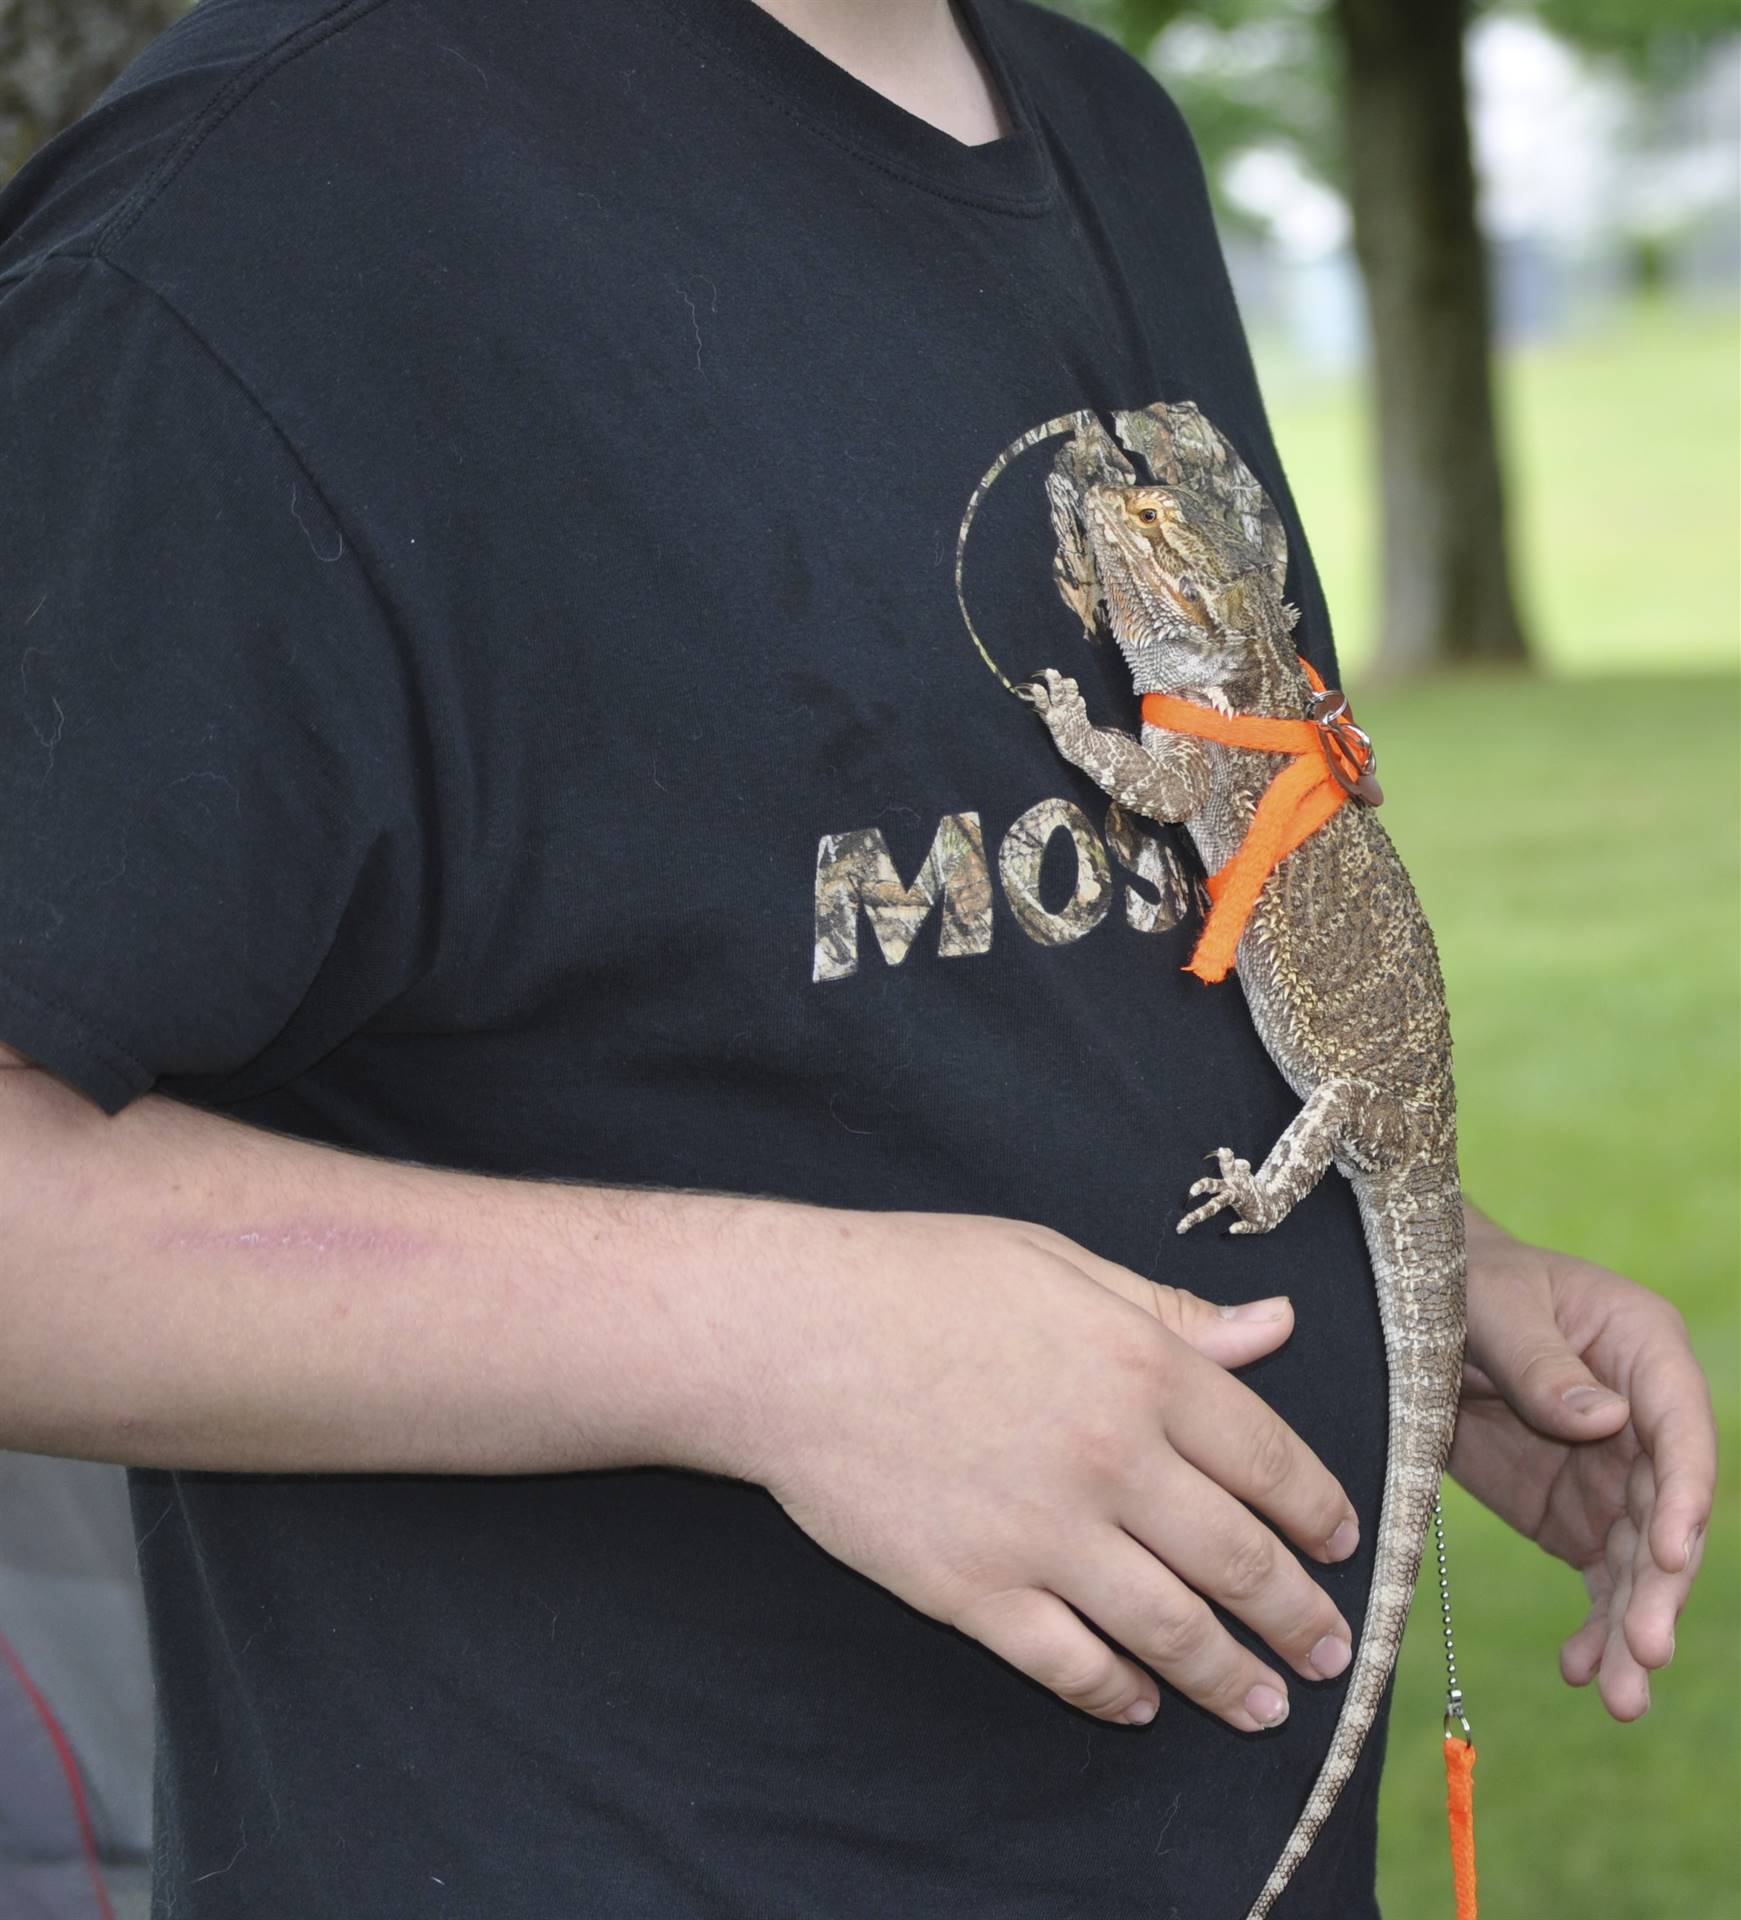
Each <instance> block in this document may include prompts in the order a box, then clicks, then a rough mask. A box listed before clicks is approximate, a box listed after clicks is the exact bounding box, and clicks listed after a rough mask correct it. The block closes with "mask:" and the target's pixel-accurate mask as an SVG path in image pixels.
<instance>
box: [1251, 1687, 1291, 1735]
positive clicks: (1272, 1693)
mask: <svg viewBox="0 0 1741 1920" xmlns="http://www.w3.org/2000/svg"><path fill="white" fill-rule="evenodd" d="M1245 1710H1246V1712H1247V1713H1249V1714H1250V1715H1251V1717H1252V1719H1254V1720H1255V1721H1256V1722H1257V1723H1258V1725H1259V1726H1260V1727H1279V1726H1280V1725H1281V1723H1282V1722H1283V1721H1284V1720H1285V1719H1286V1718H1287V1717H1288V1696H1287V1695H1286V1694H1285V1693H1277V1692H1276V1690H1275V1688H1274V1687H1253V1688H1252V1690H1251V1691H1250V1693H1248V1694H1247V1695H1246V1696H1245Z"/></svg>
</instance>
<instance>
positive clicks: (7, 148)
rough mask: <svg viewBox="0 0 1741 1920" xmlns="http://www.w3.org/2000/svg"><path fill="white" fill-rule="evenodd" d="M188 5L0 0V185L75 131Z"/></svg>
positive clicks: (175, 0) (145, 0)
mask: <svg viewBox="0 0 1741 1920" xmlns="http://www.w3.org/2000/svg"><path fill="white" fill-rule="evenodd" d="M186 5H187V0H0V181H4V180H6V179H8V178H10V176H11V175H12V174H14V173H15V172H17V170H18V169H19V168H20V167H21V166H23V164H24V163H25V161H26V160H28V159H29V158H30V156H31V154H32V153H34V152H35V150H36V149H37V148H38V147H39V146H40V145H41V144H42V142H43V141H44V140H47V139H48V138H50V136H51V135H53V134H56V133H59V132H60V130H61V128H62V127H65V126H70V125H71V123H72V122H73V121H74V120H76V119H77V118H78V117H79V115H80V114H81V113H83V112H84V110H85V109H86V107H88V106H89V105H90V104H91V102H92V101H93V100H95V99H96V97H97V95H98V94H99V93H101V92H102V91H103V89H104V88H105V87H106V86H107V85H108V84H109V82H110V81H111V80H113V79H114V77H115V75H116V74H118V73H119V72H120V71H121V69H122V68H123V67H125V66H126V65H127V63H128V62H129V61H130V60H132V59H133V57H134V56H135V55H136V54H138V53H140V52H142V51H143V50H144V49H145V48H146V47H147V46H149V45H150V44H151V42H152V41H153V40H155V39H156V38H157V36H158V35H159V34H160V33H161V32H162V31H163V30H164V28H165V27H167V26H168V25H169V24H170V22H171V21H172V20H174V19H175V18H176V17H177V15H179V14H180V13H182V12H183V11H184V10H185V8H186Z"/></svg>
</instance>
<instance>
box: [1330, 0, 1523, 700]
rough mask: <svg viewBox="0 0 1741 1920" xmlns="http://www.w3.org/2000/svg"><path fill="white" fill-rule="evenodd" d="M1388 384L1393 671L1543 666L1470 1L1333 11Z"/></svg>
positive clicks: (1386, 560)
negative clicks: (1529, 616)
mask: <svg viewBox="0 0 1741 1920" xmlns="http://www.w3.org/2000/svg"><path fill="white" fill-rule="evenodd" d="M1334 17H1335V21H1336V28H1337V32H1338V35H1339V37H1340V40H1341V43H1342V54H1343V59H1344V62H1345V72H1346V86H1345V90H1344V95H1343V99H1344V106H1345V111H1346V116H1347V139H1348V157H1349V185H1350V196H1351V200H1352V204H1353V210H1354V245H1355V252H1356V254H1357V256H1358V258H1359V261H1360V267H1361V272H1362V275H1363V277H1364V280H1365V284H1366V301H1367V312H1368V314H1369V316H1370V319H1371V326H1372V346H1373V366H1374V374H1375V379H1376V387H1377V419H1378V455H1379V480H1380V492H1381V501H1382V512H1383V527H1384V531H1383V571H1384V585H1383V605H1384V622H1383V628H1382V639H1381V642H1380V647H1379V653H1378V671H1379V672H1380V673H1381V674H1386V675H1398V676H1400V675H1403V674H1409V673H1419V672H1422V671H1424V670H1426V669H1429V668H1431V667H1435V666H1439V665H1443V664H1450V663H1457V662H1467V661H1523V660H1525V659H1527V657H1528V651H1529V650H1528V646H1527V644H1526V641H1525V638H1524V632H1523V627H1522V623H1521V622H1520V620H1519V618H1518V612H1517V606H1516V602H1515V599H1514V595H1513V591H1512V583H1511V573H1510V568H1509V565H1508V561H1507V557H1506V536H1505V510H1504V499H1503V492H1504V489H1503V485H1502V481H1501V472H1500V468H1501V462H1500V456H1499V447H1498V440H1497V435H1496V431H1495V420H1494V399H1493V377H1492V361H1491V356H1490V347H1489V336H1490V315H1489V303H1488V285H1487V262H1486V255H1485V251H1484V247H1483V243H1482V238H1481V230H1480V225H1479V221H1478V217H1477V212H1476V198H1475V169H1474V163H1473V160H1472V157H1471V153H1470V139H1469V116H1468V99H1467V93H1466V88H1465V82H1464V74H1463V27H1464V18H1465V7H1464V5H1463V0H1335V9H1334Z"/></svg>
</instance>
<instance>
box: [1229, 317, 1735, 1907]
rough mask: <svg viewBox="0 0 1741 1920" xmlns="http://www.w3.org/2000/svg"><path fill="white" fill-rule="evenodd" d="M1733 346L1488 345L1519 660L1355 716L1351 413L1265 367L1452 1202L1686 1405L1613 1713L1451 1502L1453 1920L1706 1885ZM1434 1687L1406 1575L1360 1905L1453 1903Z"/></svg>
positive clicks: (1552, 1622) (1530, 1572)
mask: <svg viewBox="0 0 1741 1920" xmlns="http://www.w3.org/2000/svg"><path fill="white" fill-rule="evenodd" d="M1738 337H1741V329H1738V328H1737V325H1736V321H1735V316H1733V315H1732V314H1731V315H1727V316H1713V315H1710V314H1708V313H1707V314H1702V315H1701V314H1696V313H1692V314H1689V313H1680V314H1676V313H1673V312H1663V311H1645V312H1637V313H1634V314H1632V315H1630V316H1627V317H1626V318H1625V319H1624V320H1623V321H1622V322H1620V323H1618V324H1616V325H1614V326H1612V327H1610V328H1608V329H1606V330H1605V331H1603V332H1602V333H1601V334H1599V335H1591V336H1586V337H1584V338H1582V339H1579V340H1576V341H1574V342H1572V343H1571V344H1569V345H1566V346H1563V347H1560V348H1557V349H1544V350H1540V351H1535V352H1532V353H1530V354H1528V355H1523V356H1519V357H1517V358H1516V359H1514V360H1512V361H1511V362H1510V363H1509V364H1508V366H1507V369H1506V395H1507V411H1508V416H1509V417H1510V419H1511V421H1512V426H1513V433H1512V439H1513V445H1514V448H1515V449H1516V452H1517V466H1516V474H1515V483H1514V484H1515V498H1516V500H1517V504H1518V515H1519V521H1520V527H1521V529H1522V530H1523V532H1524V534H1525V540H1524V543H1523V546H1522V549H1521V552H1520V558H1521V559H1522V560H1523V562H1524V571H1525V577H1526V579H1527V580H1528V582H1529V595H1530V601H1531V608H1532V613H1533V615H1534V618H1535V624H1536V629H1537V634H1538V639H1539V642H1540V645H1541V652H1542V656H1543V658H1544V660H1545V661H1547V662H1548V663H1550V664H1551V667H1552V669H1553V671H1552V673H1551V674H1548V675H1543V676H1542V677H1540V678H1532V677H1530V676H1527V675H1522V674H1505V673H1487V674H1474V675H1460V676H1456V677H1447V678H1441V679H1437V680H1431V681H1427V682H1424V683H1421V684H1419V685H1415V686H1409V687H1397V688H1392V689H1388V690H1385V691H1383V692H1382V693H1380V692H1373V691H1364V692H1363V691H1361V690H1360V673H1359V663H1360V661H1361V660H1362V659H1370V655H1371V647H1370V638H1371V636H1370V629H1369V628H1368V629H1367V630H1366V631H1364V632H1363V631H1362V628H1361V625H1360V621H1361V617H1362V616H1361V614H1360V612H1359V611H1356V612H1355V614H1354V616H1353V618H1352V619H1351V618H1350V611H1349V610H1350V608H1351V607H1353V608H1355V609H1358V608H1359V606H1360V602H1361V599H1362V593H1361V587H1362V584H1363V582H1364V575H1365V570H1366V568H1367V565H1368V559H1367V554H1368V552H1369V549H1368V548H1367V547H1366V546H1365V544H1364V543H1365V541H1366V540H1367V538H1368V537H1369V527H1367V526H1366V524H1365V523H1364V522H1363V519H1362V515H1363V512H1364V506H1363V503H1364V502H1365V501H1366V499H1367V497H1368V496H1367V491H1366V487H1365V485H1364V466H1363V463H1362V460H1361V457H1360V454H1361V447H1362V444H1363V443H1362V435H1363V432H1364V424H1363V421H1362V419H1361V417H1360V413H1359V409H1358V406H1357V404H1356V402H1355V400H1354V397H1353V394H1352V392H1351V390H1350V389H1349V388H1348V387H1346V386H1341V387H1336V388H1330V389H1324V388H1314V387H1311V386H1310V385H1307V384H1304V383H1302V382H1300V381H1299V380H1298V378H1297V376H1294V375H1292V374H1291V373H1290V372H1289V370H1287V369H1285V368H1283V369H1281V370H1280V376H1279V377H1277V375H1276V369H1274V368H1273V367H1271V366H1265V368H1264V374H1265V384H1266V390H1267V391H1268V393H1269V394H1270V397H1271V411H1272V416H1273V418H1274V423H1275V427H1276V433H1277V438H1278V441H1279V443H1280V446H1281V449H1282V453H1283V458H1284V460H1285V461H1286V463H1287V466H1288V470H1289V475H1290V479H1291V481H1292V484H1293V487H1294V490H1295V493H1296V495H1297V496H1298V498H1299V502H1300V506H1301V511H1302V514H1303V516H1304V520H1305V524H1306V525H1307V527H1308V528H1309V529H1311V531H1312V539H1313V545H1314V550H1315V551H1316V552H1317V553H1318V555H1319V559H1320V565H1321V566H1322V568H1323V571H1324V573H1325V578H1326V584H1327V587H1328V589H1329V592H1330V594H1331V606H1332V608H1333V610H1334V611H1335V612H1336V614H1337V616H1338V622H1339V630H1340V631H1341V632H1342V633H1344V634H1346V635H1347V636H1348V645H1347V648H1346V651H1345V658H1347V659H1348V660H1349V664H1350V666H1351V667H1352V669H1353V670H1352V671H1351V673H1350V676H1349V677H1350V680H1351V681H1352V683H1353V685H1354V687H1355V690H1356V706H1357V710H1358V711H1359V713H1360V718H1361V720H1362V723H1363V724H1365V725H1368V726H1369V727H1370V728H1371V730H1372V731H1373V733H1374V734H1375V735H1376V736H1377V738H1378V741H1379V746H1380V751H1381V757H1382V760H1383V764H1384V778H1385V787H1386V794H1387V801H1386V806H1385V819H1386V824H1387V825H1388V826H1389V827H1390V828H1391V830H1392V833H1393V835H1394V837H1395V838H1396V840H1397V843H1398V845H1399V846H1400V847H1401V849H1402V852H1403V855H1404V858H1405V859H1406V860H1407V861H1408V863H1409V866H1410V868H1411V870H1412V871H1413V873H1414V875H1415V878H1416V882H1417V885H1418V886H1419V889H1420V892H1421V895H1422V898H1423V899H1424V901H1425V902H1426V905H1427V909H1428V912H1429V914H1430V915H1431V917H1432V920H1433V924H1434V927H1435V929H1436V932H1437V934H1438V938H1439V943H1440V947H1441V949H1442V952H1443V956H1444V962H1445V974H1446V981H1447V987H1448V991H1449V994H1450V1001H1451V1012H1452V1022H1453V1027H1454V1031H1455V1034H1456V1065H1457V1078H1458V1088H1459V1096H1460V1104H1461V1109H1462V1154H1463V1168H1464V1177H1465V1182H1466V1185H1467V1187H1468V1191H1469V1193H1470V1195H1471V1197H1472V1198H1474V1199H1475V1200H1477V1201H1478V1202H1479V1203H1480V1204H1481V1205H1482V1206H1483V1207H1485V1208H1486V1209H1487V1210H1488V1211H1489V1212H1491V1213H1492V1214H1494V1215H1495V1216H1496V1217H1497V1218H1498V1219H1500V1220H1502V1221H1504V1222H1505V1223H1506V1224H1507V1225H1508V1226H1510V1227H1511V1228H1512V1229H1513V1230H1514V1231H1515V1232H1517V1233H1520V1234H1522V1235H1523V1236H1525V1237H1526V1238H1530V1239H1535V1240H1540V1241H1543V1242H1546V1243H1549V1244H1552V1245H1555V1246H1560V1247H1565V1248H1568V1249H1571V1250H1573V1251H1575V1252H1578V1253H1581V1254H1583V1255H1586V1256H1588V1257H1589V1258H1592V1259H1595V1260H1598V1261H1600V1262H1602V1263H1603V1264H1605V1265H1607V1266H1611V1267H1614V1268H1617V1269H1618V1270H1620V1271H1621V1272H1623V1273H1628V1274H1631V1275H1632V1276H1634V1277H1635V1278H1637V1279H1639V1280H1641V1281H1643V1282H1645V1283H1646V1284H1648V1285H1650V1286H1652V1287H1655V1288H1656V1289H1658V1290H1659V1291H1660V1292H1662V1293H1664V1294H1666V1295H1668V1297H1669V1298H1670V1299H1672V1300H1673V1301H1674V1302H1675V1303H1676V1304H1677V1305H1678V1306H1679V1307H1680V1309H1681V1310H1682V1312H1683V1313H1684V1314H1685V1315H1686V1318H1687V1321H1688V1323H1689V1325H1690V1327H1691V1329H1692V1333H1693V1337H1694V1339H1695V1341H1696V1343H1697V1347H1698V1351H1699V1355H1700V1358H1701V1360H1702V1361H1703V1364H1704V1366H1705V1368H1706V1370H1707V1372H1708V1373H1709V1375H1710V1379H1711V1384H1712V1389H1713V1392H1714V1395H1715V1399H1716V1402H1717V1407H1718V1417H1719V1424H1720V1430H1721V1444H1722V1479H1721V1485H1720V1491H1719V1509H1718V1515H1717V1518H1716V1520H1715V1522H1714V1524H1713V1527H1712V1529H1711V1535H1710V1538H1709V1541H1708V1544H1707V1549H1706V1557H1705V1563H1704V1568H1703V1571H1702V1573H1701V1576H1700V1580H1699V1584H1698V1587H1697V1589H1696V1591H1695V1593H1694V1595H1693V1599H1692V1601H1691V1604H1690V1605H1689V1607H1688V1610H1687V1613H1686V1615H1685V1616H1684V1618H1683V1621H1682V1623H1681V1626H1680V1628H1679V1630H1678V1636H1677V1639H1678V1652H1677V1655H1676V1658H1675V1661H1674V1664H1673V1665H1672V1666H1671V1667H1669V1668H1668V1669H1667V1670H1666V1671H1664V1672H1663V1673H1661V1674H1659V1675H1658V1676H1657V1677H1656V1678H1655V1679H1654V1680H1653V1682H1652V1701H1653V1705H1652V1708H1651V1711H1650V1712H1649V1713H1648V1714H1647V1715H1646V1716H1645V1717H1644V1718H1643V1719H1642V1720H1641V1721H1638V1722H1636V1723H1635V1724H1633V1725H1631V1726H1621V1725H1620V1724H1618V1723H1617V1722H1614V1721H1611V1720H1609V1719H1608V1717H1607V1715H1606V1713H1605V1712H1604V1710H1603V1708H1602V1706H1601V1703H1600V1701H1599V1700H1598V1699H1597V1697H1596V1695H1595V1692H1594V1690H1593V1689H1590V1690H1586V1691H1582V1692H1577V1691H1573V1690H1572V1689H1569V1688H1568V1687H1566V1685H1565V1684H1564V1682H1563V1681H1562V1680H1561V1679H1560V1677H1559V1670H1558V1648H1559V1643H1560V1641H1561V1640H1562V1639H1563V1638H1564V1637H1565V1636H1566V1635H1567V1634H1568V1633H1570V1632H1571V1631H1572V1629H1573V1628H1574V1627H1576V1626H1577V1625H1578V1623H1579V1622H1580V1621H1581V1619H1582V1618H1583V1614H1584V1591H1583V1585H1582V1582H1581V1581H1580V1580H1579V1579H1578V1578H1577V1576H1576V1575H1574V1574H1573V1573H1572V1572H1571V1571H1570V1570H1569V1569H1568V1568H1565V1567H1563V1566H1562V1565H1560V1564H1559V1563H1558V1562H1556V1561H1552V1560H1550V1559H1548V1558H1547V1557H1545V1556H1544V1555H1542V1554H1541V1553H1540V1552H1539V1550H1538V1549H1537V1548H1535V1547H1534V1546H1532V1545H1530V1544H1529V1543H1528V1542H1526V1541H1524V1540H1522V1539H1521V1538H1519V1537H1518V1536H1517V1535H1515V1534H1513V1533H1511V1532H1509V1531H1508V1530H1507V1528H1506V1527H1505V1526H1503V1525H1502V1524H1501V1523H1500V1522H1499V1521H1498V1520H1496V1519H1494V1518H1493V1517H1492V1516H1491V1515H1489V1514H1487V1513H1486V1512H1485V1511H1484V1510H1483V1509H1481V1508H1479V1507H1478V1506H1477V1505H1476V1504H1475V1503H1474V1502H1473V1501H1471V1500H1470V1499H1468V1498H1467V1497H1466V1496H1464V1495H1463V1494H1462V1493H1461V1492H1460V1491H1458V1490H1456V1489H1452V1490H1451V1492H1450V1495H1449V1497H1448V1499H1447V1503H1446V1525H1447V1529H1448V1533H1449V1540H1450V1554H1451V1575H1452V1581H1453V1603H1454V1607H1455V1611H1456V1617H1457V1639H1458V1653H1459V1665H1460V1667H1461V1669H1462V1678H1463V1681H1464V1685H1465V1688H1466V1690H1467V1692H1468V1694H1469V1699H1470V1710H1471V1719H1472V1720H1473V1722H1474V1725H1475V1731H1476V1737H1477V1741H1478V1743H1479V1745H1480V1747H1481V1766H1480V1771H1479V1774H1478V1776H1477V1789H1478V1791H1477V1823H1476V1824H1477V1835H1478V1843H1479V1852H1480V1866H1481V1885H1482V1896H1483V1899H1482V1909H1483V1913H1484V1914H1485V1915H1486V1917H1487V1920H1537V1916H1541V1915H1546V1914H1559V1913H1567V1912H1573V1911H1591V1912H1599V1913H1601V1914H1602V1915H1603V1916H1604V1917H1605V1920H1663V1917H1664V1916H1669V1915H1674V1916H1677V1917H1678V1916H1685V1917H1686V1920H1704V1916H1716V1915H1725V1916H1726V1915H1731V1914H1734V1913H1735V1912H1736V1911H1737V1895H1738V1889H1741V1840H1738V1829H1737V1806H1738V1801H1741V1761H1738V1753H1741V1551H1738V1537H1737V1525H1736V1521H1737V1476H1736V1469H1735V1461H1736V1444H1737V1440H1738V1438H1741V1368H1738V1365H1737V1248H1738V1234H1741V1174H1738V1144H1737V1120H1738V1112H1737V1062H1738V1058H1741V1031H1738V1025H1741V1023H1738V1017H1737V1016H1738V997H1741V996H1738V992H1737V950H1738V946H1741V827H1738V818H1741V816H1738V802H1741V744H1738V743H1741V680H1738V679H1736V678H1735V677H1733V669H1734V665H1735V661H1736V653H1737V622H1738V619H1741V607H1738V583H1737V574H1736V564H1737V497H1736V496H1737V478H1738V476H1737V433H1736V392H1737V368H1738V365H1741V357H1738V355H1737V341H1738ZM1619 667H1625V668H1626V669H1627V671H1626V672H1624V673H1617V672H1616V671H1615V669H1616V668H1619ZM1701 667H1702V668H1703V669H1704V670H1703V671H1700V669H1701ZM1713 667H1715V668H1718V669H1727V671H1712V670H1711V669H1712V668H1713ZM1665 668H1672V669H1674V671H1673V672H1664V671H1662V669H1665ZM1443 1684H1444V1681H1443V1666H1442V1652H1441V1647H1440V1643H1439V1635H1438V1621H1437V1596H1436V1593H1435V1592H1433V1591H1430V1590H1429V1589H1428V1587H1427V1586H1423V1589H1422V1591H1421V1594H1420V1597H1419V1600H1418V1603H1417V1608H1416V1613H1415V1616H1414V1619H1413V1622H1412V1624H1411V1630H1410V1633H1409V1636H1408V1640H1407V1642H1406V1644H1405V1647H1404V1652H1403V1656H1402V1661H1401V1664H1400V1668H1399V1674H1398V1681H1397V1693H1396V1702H1395V1708H1394V1713H1393V1718H1392V1723H1391V1724H1392V1732H1391V1743H1390V1756H1389V1761H1388V1764H1387V1768H1386V1775H1385V1782H1384V1789H1383V1800H1382V1820H1381V1849H1380V1875H1379V1885H1380V1892H1381V1896H1382V1898H1383V1900H1384V1904H1385V1911H1386V1914H1387V1916H1389V1920H1417V1917H1419V1920H1428V1917H1430V1916H1434V1915H1448V1914H1449V1912H1450V1905H1451V1896H1450V1871H1449V1864H1448V1852H1447V1847H1446V1841H1445V1811H1444V1776H1443V1768H1442V1765H1441V1762H1440V1755H1439V1747H1440V1715H1441V1712H1442V1707H1443Z"/></svg>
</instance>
